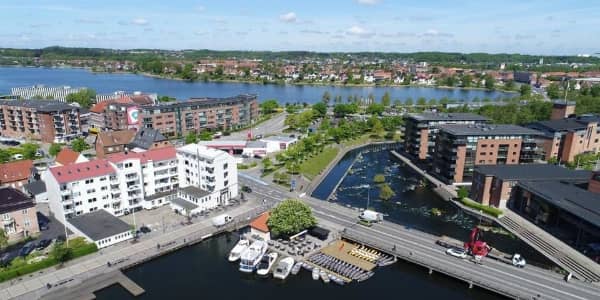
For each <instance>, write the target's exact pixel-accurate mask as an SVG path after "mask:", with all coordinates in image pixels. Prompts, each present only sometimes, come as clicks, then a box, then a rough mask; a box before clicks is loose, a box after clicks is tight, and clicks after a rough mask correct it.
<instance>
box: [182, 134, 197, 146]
mask: <svg viewBox="0 0 600 300" xmlns="http://www.w3.org/2000/svg"><path fill="white" fill-rule="evenodd" d="M197 142H198V136H197V135H196V133H194V132H188V134H187V135H186V136H185V144H186V145H187V144H195V143H197Z"/></svg>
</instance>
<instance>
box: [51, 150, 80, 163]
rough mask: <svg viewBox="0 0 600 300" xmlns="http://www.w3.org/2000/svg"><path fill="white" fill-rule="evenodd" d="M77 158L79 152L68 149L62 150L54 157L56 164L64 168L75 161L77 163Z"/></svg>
mask: <svg viewBox="0 0 600 300" xmlns="http://www.w3.org/2000/svg"><path fill="white" fill-rule="evenodd" d="M78 157H79V152H75V151H73V150H71V149H69V148H63V149H62V150H60V152H58V154H57V155H56V162H57V163H59V164H61V165H63V166H66V165H69V164H72V163H75V161H77V158H78Z"/></svg>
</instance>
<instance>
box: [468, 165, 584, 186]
mask: <svg viewBox="0 0 600 300" xmlns="http://www.w3.org/2000/svg"><path fill="white" fill-rule="evenodd" d="M475 172H479V173H482V174H485V175H488V176H494V177H497V178H500V179H502V180H529V181H538V180H569V181H576V182H586V181H588V180H589V179H590V176H591V172H589V171H583V170H570V169H567V168H564V167H560V166H556V165H551V164H524V165H479V166H476V167H475Z"/></svg>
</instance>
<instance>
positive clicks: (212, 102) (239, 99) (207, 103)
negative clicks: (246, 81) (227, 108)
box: [142, 94, 257, 110]
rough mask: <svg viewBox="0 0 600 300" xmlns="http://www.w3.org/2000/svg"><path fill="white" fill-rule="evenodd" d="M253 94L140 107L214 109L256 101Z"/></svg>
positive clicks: (192, 99)
mask: <svg viewBox="0 0 600 300" xmlns="http://www.w3.org/2000/svg"><path fill="white" fill-rule="evenodd" d="M256 97H257V96H256V95H255V94H241V95H237V96H234V97H229V98H208V97H205V98H190V99H188V100H185V101H175V102H163V103H160V104H152V105H142V108H143V109H147V110H153V109H163V108H175V107H190V106H199V107H214V106H216V105H222V104H225V105H231V104H238V103H247V102H250V101H254V100H256Z"/></svg>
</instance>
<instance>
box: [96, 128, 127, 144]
mask: <svg viewBox="0 0 600 300" xmlns="http://www.w3.org/2000/svg"><path fill="white" fill-rule="evenodd" d="M134 136H135V131H133V130H118V131H102V132H99V133H98V136H97V137H96V139H97V141H100V142H101V143H102V146H104V147H110V146H116V145H125V144H129V143H130V142H131V140H132V139H133V137H134Z"/></svg>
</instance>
